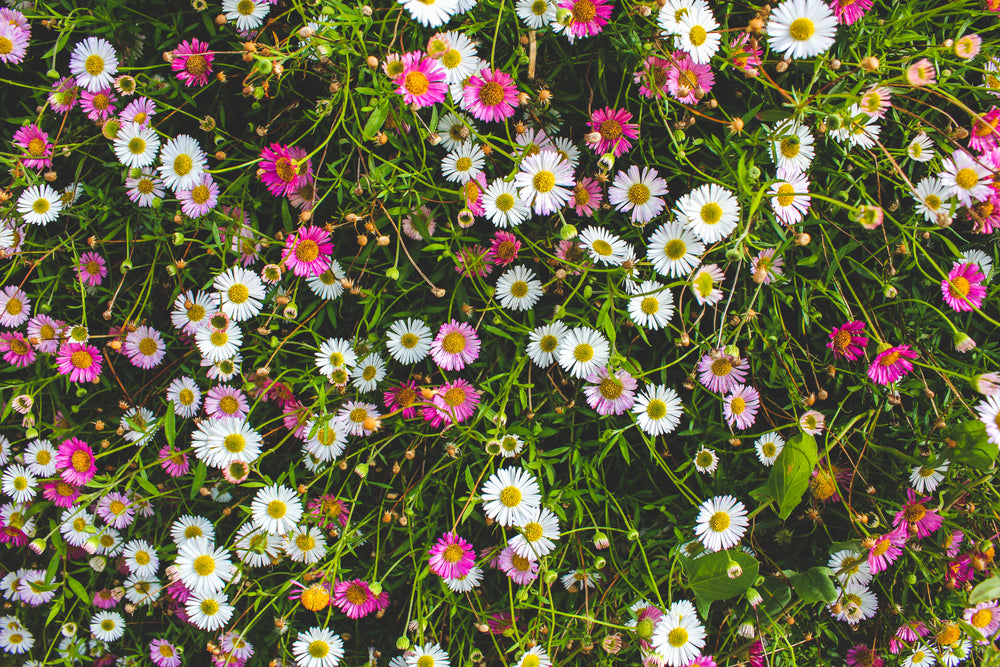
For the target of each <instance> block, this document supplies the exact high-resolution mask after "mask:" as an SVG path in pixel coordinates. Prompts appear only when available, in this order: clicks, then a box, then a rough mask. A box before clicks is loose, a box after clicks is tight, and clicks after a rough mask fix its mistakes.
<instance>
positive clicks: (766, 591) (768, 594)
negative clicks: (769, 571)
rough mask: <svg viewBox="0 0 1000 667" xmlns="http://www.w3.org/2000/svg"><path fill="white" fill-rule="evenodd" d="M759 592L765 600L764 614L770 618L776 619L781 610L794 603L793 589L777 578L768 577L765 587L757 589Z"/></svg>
mask: <svg viewBox="0 0 1000 667" xmlns="http://www.w3.org/2000/svg"><path fill="white" fill-rule="evenodd" d="M757 592H758V593H760V596H761V597H762V598H764V602H763V608H764V613H766V614H767V615H768V617H770V618H775V617H777V616H778V614H780V613H781V610H782V609H784V608H785V607H787V606H788V603H789V602H791V601H792V589H791V588H789V587H788V584H786V583H785V582H784V581H782V580H781V579H779V578H777V577H768V578H766V579H765V580H764V583H763V585H761V586H759V587H758V588H757ZM757 608H758V609H760V607H757Z"/></svg>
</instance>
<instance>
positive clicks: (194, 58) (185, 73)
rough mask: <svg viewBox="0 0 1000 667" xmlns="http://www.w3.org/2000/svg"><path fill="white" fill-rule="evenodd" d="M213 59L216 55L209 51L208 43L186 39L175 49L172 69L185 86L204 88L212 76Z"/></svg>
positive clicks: (171, 64)
mask: <svg viewBox="0 0 1000 667" xmlns="http://www.w3.org/2000/svg"><path fill="white" fill-rule="evenodd" d="M213 58H215V54H214V53H212V52H211V51H209V50H208V42H202V41H199V40H198V39H192V40H191V41H190V42H189V41H188V40H186V39H185V40H184V41H183V42H181V43H180V44H178V45H177V47H176V48H174V59H173V60H172V61H171V62H170V69H172V70H173V71H174V76H176V77H177V78H178V80H180V81H181V83H183V84H184V85H185V86H204V85H207V84H208V77H209V76H210V75H211V74H212V59H213Z"/></svg>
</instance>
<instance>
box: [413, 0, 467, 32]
mask: <svg viewBox="0 0 1000 667" xmlns="http://www.w3.org/2000/svg"><path fill="white" fill-rule="evenodd" d="M398 2H399V4H401V5H403V9H405V10H406V11H407V12H409V13H410V16H411V17H413V20H414V21H416V22H417V23H419V24H420V25H422V26H424V27H425V28H437V27H438V26H442V25H444V24H445V23H447V22H448V21H449V20H450V19H451V17H452V16H453V15H454V14H457V13H458V0H430V2H427V1H426V0H398Z"/></svg>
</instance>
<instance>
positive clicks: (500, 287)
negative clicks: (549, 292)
mask: <svg viewBox="0 0 1000 667" xmlns="http://www.w3.org/2000/svg"><path fill="white" fill-rule="evenodd" d="M493 295H494V296H495V297H496V298H497V299H498V300H499V301H500V305H501V306H503V307H504V308H508V309H510V310H531V309H532V308H533V307H534V305H535V303H536V302H537V301H538V299H539V298H540V297H541V296H542V283H541V282H540V281H539V280H537V279H536V278H535V273H534V272H533V271H531V270H530V269H527V268H525V267H523V266H520V265H518V266H515V267H514V268H512V269H509V270H507V271H505V272H504V274H503V275H502V276H500V278H499V279H497V287H496V290H495V291H494V293H493Z"/></svg>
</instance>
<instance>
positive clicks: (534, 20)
mask: <svg viewBox="0 0 1000 667" xmlns="http://www.w3.org/2000/svg"><path fill="white" fill-rule="evenodd" d="M514 10H515V11H516V12H517V15H518V16H519V17H520V19H521V20H522V21H524V25H525V26H527V28H528V29H529V30H540V29H542V28H544V27H545V26H547V25H549V24H550V23H552V22H553V21H555V20H556V5H555V3H554V2H549V1H548V0H517V3H516V4H515V5H514Z"/></svg>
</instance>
